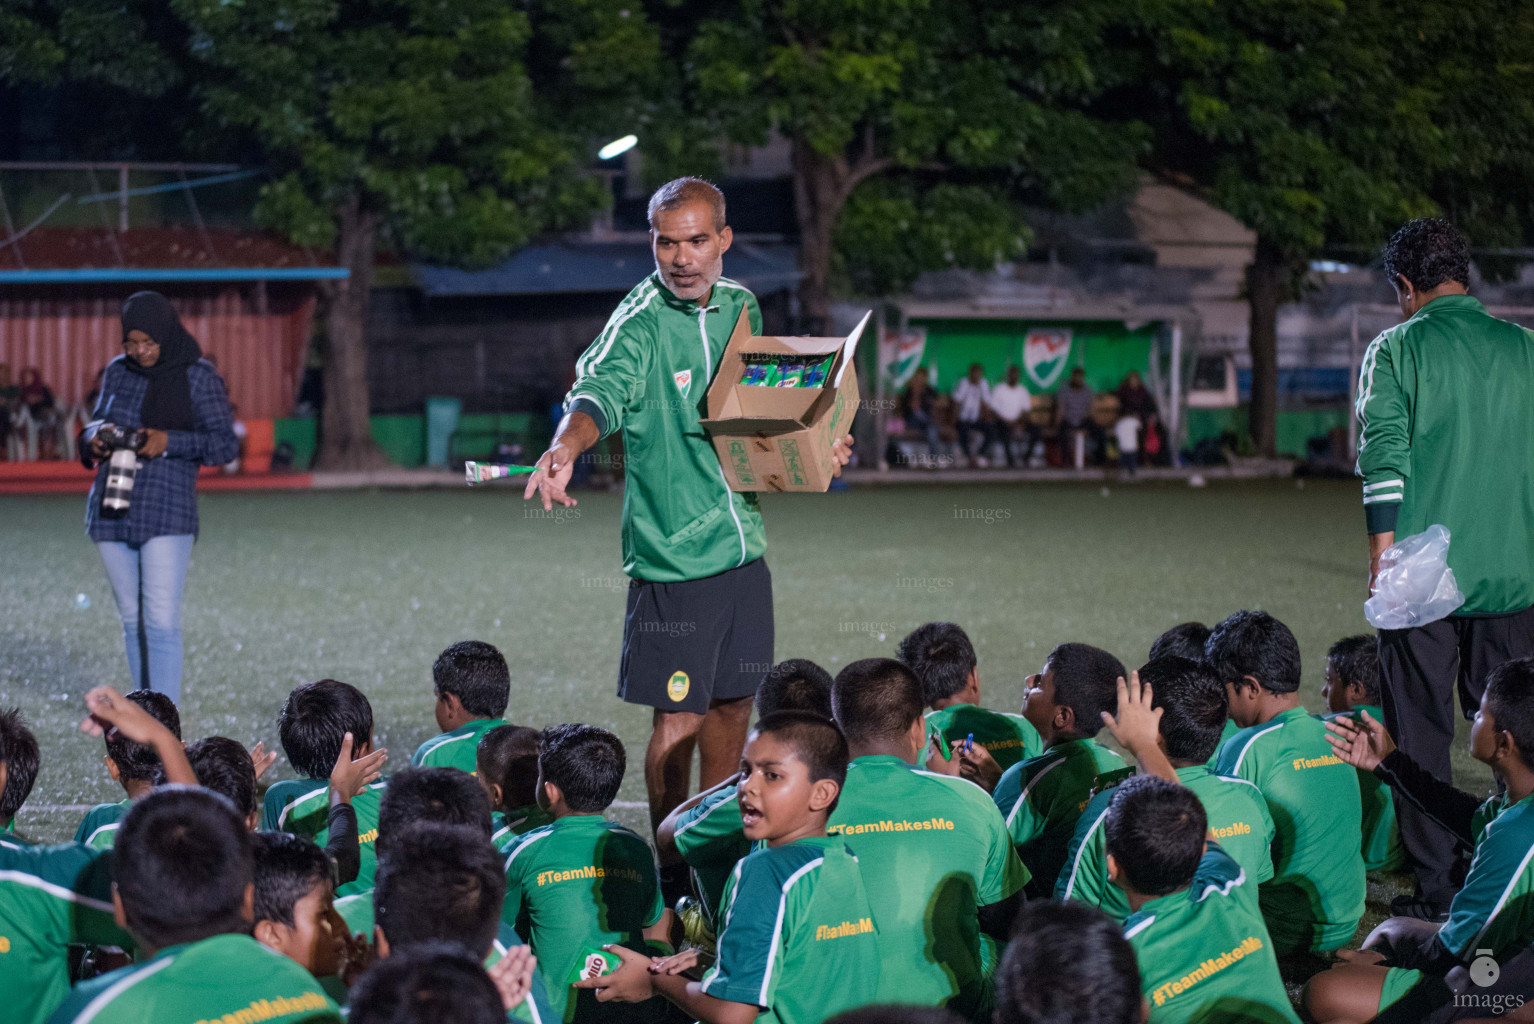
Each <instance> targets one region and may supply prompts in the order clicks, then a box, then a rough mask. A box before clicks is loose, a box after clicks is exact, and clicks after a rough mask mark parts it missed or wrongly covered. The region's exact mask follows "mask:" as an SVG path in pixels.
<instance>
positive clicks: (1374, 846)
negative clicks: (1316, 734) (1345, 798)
mask: <svg viewBox="0 0 1534 1024" xmlns="http://www.w3.org/2000/svg"><path fill="white" fill-rule="evenodd" d="M1321 696H1322V697H1324V698H1325V699H1326V711H1327V713H1326V714H1325V715H1323V716H1322V719H1323V720H1324V721H1328V722H1329V721H1333V720H1334V719H1336V718H1338V717H1342V716H1347V717H1356V716H1357V715H1358V713H1359V712H1360V711H1367V712H1369V714H1370V715H1372V716H1373V717H1374V720H1375V721H1377V722H1383V721H1384V720H1385V712H1384V710H1383V709H1382V708H1381V707H1380V656H1379V640H1378V639H1377V638H1376V637H1374V636H1372V635H1369V634H1365V635H1362V636H1350V637H1345V638H1344V639H1342V640H1338V641H1337V642H1336V643H1334V644H1332V646H1331V647H1330V648H1329V649H1328V650H1327V652H1326V685H1325V686H1323V687H1321ZM1358 794H1359V798H1360V799H1361V800H1362V801H1363V815H1364V816H1363V826H1364V827H1363V855H1364V870H1365V871H1404V870H1405V869H1406V850H1405V848H1404V847H1402V845H1401V836H1400V833H1399V832H1397V831H1396V806H1395V800H1394V799H1393V798H1392V797H1391V795H1390V787H1389V786H1387V785H1385V783H1383V782H1381V781H1380V779H1379V776H1377V775H1375V774H1374V773H1373V772H1363V771H1361V772H1359V773H1358Z"/></svg>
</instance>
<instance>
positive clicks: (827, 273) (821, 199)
mask: <svg viewBox="0 0 1534 1024" xmlns="http://www.w3.org/2000/svg"><path fill="white" fill-rule="evenodd" d="M836 163H837V162H836V159H835V158H834V157H829V156H826V155H825V154H824V153H820V152H818V151H817V150H816V149H815V147H813V146H811V145H810V144H809V143H808V142H807V141H805V140H804V139H802V138H797V137H796V138H795V139H794V140H793V168H794V212H795V214H796V215H797V216H798V218H799V269H800V271H801V272H802V273H803V275H804V276H803V277H801V278H800V279H799V325H798V329H799V331H800V333H803V334H810V335H823V334H825V333H826V332H827V331H829V330H830V329H831V246H832V239H833V237H834V235H835V231H836V218H837V216H838V215H840V214H841V212H842V206H843V205H844V204H845V203H846V201H847V196H846V193H845V192H844V191H843V184H842V182H840V181H839V180H838V178H839V177H841V175H839V174H838V172H837V166H836Z"/></svg>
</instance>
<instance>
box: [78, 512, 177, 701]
mask: <svg viewBox="0 0 1534 1024" xmlns="http://www.w3.org/2000/svg"><path fill="white" fill-rule="evenodd" d="M193 540H195V538H194V537H193V536H192V535H191V534H190V533H180V534H173V535H171V536H167V537H154V538H152V539H150V540H147V541H145V542H144V543H142V544H127V543H123V542H122V541H99V542H97V544H96V550H97V551H99V552H101V561H102V563H103V564H105V565H106V567H107V579H109V580H111V581H112V594H113V596H114V597H116V598H117V614H118V616H119V617H120V618H121V619H122V623H123V641H124V643H125V645H126V646H127V648H128V671H129V672H130V673H131V674H132V676H133V688H134V689H136V690H137V689H150V690H157V691H158V692H160V693H163V694H165V696H167V697H169V698H170V699H171V700H173V701H175V702H176V703H177V704H180V703H181V590H182V588H183V587H184V586H185V584H186V566H187V563H188V562H190V561H191V558H192V541H193ZM141 625H142V627H143V647H142V649H141V648H140V645H139V627H140V626H141ZM146 652H147V654H148V662H149V663H148V666H147V667H148V672H147V674H146V673H145V671H144V670H145V667H146V666H145V664H144V654H145V653H146Z"/></svg>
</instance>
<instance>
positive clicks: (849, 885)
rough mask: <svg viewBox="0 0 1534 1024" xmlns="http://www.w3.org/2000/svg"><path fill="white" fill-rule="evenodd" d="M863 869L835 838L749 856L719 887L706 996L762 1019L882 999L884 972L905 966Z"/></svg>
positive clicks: (791, 1018) (817, 1013) (810, 1022)
mask: <svg viewBox="0 0 1534 1024" xmlns="http://www.w3.org/2000/svg"><path fill="white" fill-rule="evenodd" d="M854 763H855V762H854ZM865 877H868V878H874V877H877V876H876V875H875V874H873V873H871V872H870V870H869V866H868V864H867V863H863V864H861V865H860V864H859V858H858V857H856V856H854V854H853V852H852V850H851V848H850V847H849V846H848V845H847V844H846V843H844V842H842V840H841V839H840V837H838V836H819V837H814V838H810V839H800V840H798V841H797V842H793V843H787V844H785V845H783V846H777V847H770V848H765V849H761V850H757V851H756V852H755V853H753V854H751V855H750V856H748V857H746V858H745V859H744V860H742V861H741V862H740V863H739V864H737V865H736V866H735V870H734V871H733V872H731V874H730V880H729V883H728V884H727V885H726V886H725V896H724V899H725V903H724V928H723V930H722V931H721V932H720V933H719V959H718V960H717V961H716V962H715V964H714V966H713V967H711V968H710V969H709V971H708V973H707V974H705V975H704V976H703V992H704V994H705V995H710V996H713V997H715V998H716V999H726V1000H729V1001H730V1002H732V1003H745V1004H748V1005H755V1006H760V1007H762V1008H763V1009H764V1010H765V1011H766V1013H765V1014H764V1015H763V1016H762V1017H760V1018H758V1019H759V1020H761V1021H763V1022H764V1024H768V1022H775V1024H819V1022H820V1021H823V1020H826V1019H827V1018H829V1017H832V1016H835V1015H836V1014H838V1013H840V1012H842V1011H843V1010H850V1009H854V1008H856V1007H861V1006H867V1005H869V1004H871V1003H879V1002H885V1001H888V996H887V991H886V989H885V987H884V986H882V985H881V983H880V978H881V972H882V975H884V976H887V975H888V974H890V973H891V972H895V971H898V970H900V969H901V968H900V966H899V964H898V963H896V962H895V961H892V960H891V959H889V958H888V957H887V956H886V955H884V948H883V946H882V945H881V941H882V939H883V938H884V933H883V930H882V927H883V926H882V925H881V926H879V928H877V929H876V927H875V924H874V922H875V920H876V919H877V917H876V913H875V911H874V910H873V909H872V908H871V907H870V900H869V896H868V893H867V892H866V891H865V889H864V885H863V879H864V878H865ZM881 961H882V963H881Z"/></svg>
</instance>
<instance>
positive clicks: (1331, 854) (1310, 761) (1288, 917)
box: [1219, 708, 1365, 954]
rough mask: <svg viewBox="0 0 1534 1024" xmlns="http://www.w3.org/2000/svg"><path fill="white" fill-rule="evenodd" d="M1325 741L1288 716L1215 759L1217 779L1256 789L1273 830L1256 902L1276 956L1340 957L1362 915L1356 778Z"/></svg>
mask: <svg viewBox="0 0 1534 1024" xmlns="http://www.w3.org/2000/svg"><path fill="white" fill-rule="evenodd" d="M1326 736H1327V732H1326V726H1325V724H1324V723H1323V722H1322V721H1321V720H1320V719H1319V718H1316V717H1315V716H1313V715H1311V714H1310V713H1309V712H1308V711H1306V710H1305V709H1304V708H1290V709H1289V710H1288V711H1285V712H1283V713H1282V714H1279V715H1276V716H1275V717H1273V718H1272V719H1270V720H1268V721H1267V722H1264V723H1263V724H1261V725H1254V726H1252V727H1251V728H1249V729H1242V730H1241V731H1240V732H1239V733H1237V734H1236V735H1235V737H1233V738H1232V739H1231V740H1230V741H1229V742H1227V743H1226V744H1225V746H1224V748H1223V749H1222V750H1221V752H1220V767H1219V774H1221V775H1234V776H1236V777H1237V778H1242V779H1245V780H1247V781H1248V782H1250V783H1252V784H1253V785H1255V786H1256V787H1257V788H1258V789H1259V790H1260V791H1261V792H1262V798H1263V799H1264V800H1266V801H1267V804H1268V811H1269V813H1271V814H1272V815H1273V824H1274V825H1275V826H1276V827H1277V835H1276V838H1275V840H1274V843H1273V878H1272V879H1271V880H1269V881H1267V882H1264V883H1262V886H1261V888H1260V889H1259V890H1258V899H1259V902H1260V904H1261V906H1262V914H1263V917H1265V918H1266V919H1267V922H1268V932H1269V934H1271V935H1272V936H1273V946H1274V948H1275V949H1276V950H1277V951H1278V952H1279V953H1280V954H1284V953H1289V952H1293V951H1296V950H1302V949H1310V950H1315V951H1317V952H1320V951H1325V950H1332V949H1337V948H1338V947H1340V946H1343V945H1345V944H1346V943H1347V942H1348V940H1350V939H1352V937H1353V932H1354V931H1356V930H1357V929H1358V921H1359V919H1360V918H1361V917H1363V913H1364V891H1365V879H1364V859H1363V855H1362V852H1361V837H1362V830H1361V829H1362V826H1361V822H1362V818H1363V810H1362V802H1361V800H1360V798H1359V793H1358V773H1357V772H1355V771H1354V770H1353V768H1352V767H1351V766H1350V765H1348V764H1347V763H1346V762H1344V761H1343V760H1342V759H1340V758H1339V757H1337V755H1336V754H1335V753H1334V752H1333V751H1332V746H1331V744H1330V743H1328V742H1326Z"/></svg>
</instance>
